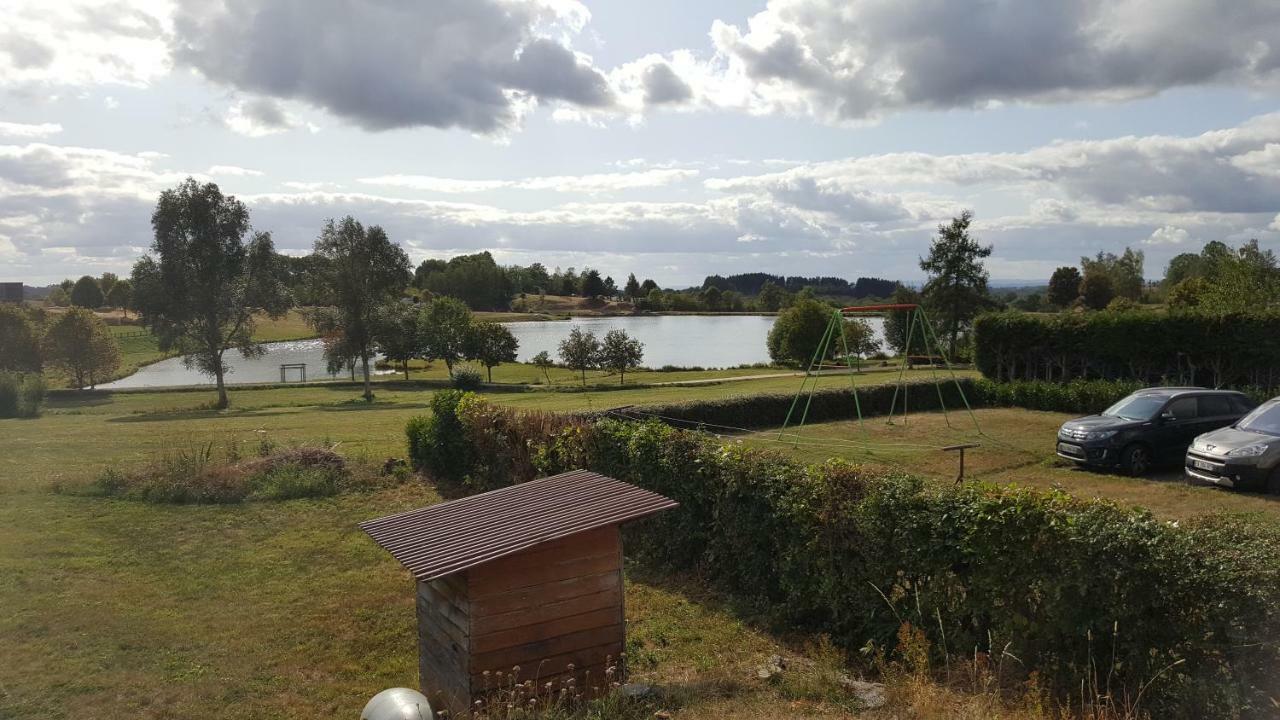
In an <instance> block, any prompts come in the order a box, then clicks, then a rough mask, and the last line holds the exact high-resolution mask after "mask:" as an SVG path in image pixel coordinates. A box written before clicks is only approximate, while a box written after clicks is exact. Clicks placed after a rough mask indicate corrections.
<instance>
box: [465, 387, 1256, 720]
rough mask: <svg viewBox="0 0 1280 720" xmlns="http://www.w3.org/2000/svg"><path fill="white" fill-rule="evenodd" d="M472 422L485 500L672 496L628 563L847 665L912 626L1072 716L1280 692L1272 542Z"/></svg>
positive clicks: (1113, 508) (1237, 702) (732, 449)
mask: <svg viewBox="0 0 1280 720" xmlns="http://www.w3.org/2000/svg"><path fill="white" fill-rule="evenodd" d="M460 405H461V408H460V411H459V412H458V413H457V415H456V420H457V421H458V422H460V423H461V426H462V427H461V430H462V436H463V437H465V438H466V444H465V446H464V448H462V450H463V451H464V452H465V454H463V455H459V456H458V457H457V458H456V462H457V464H458V467H460V468H461V469H462V475H463V476H467V475H471V476H474V474H475V473H477V472H482V473H483V476H484V477H485V478H486V484H485V487H489V486H492V485H497V484H501V483H502V478H506V479H507V480H506V481H507V482H510V481H511V480H512V479H514V480H524V479H527V478H531V477H534V476H535V475H537V474H551V473H555V472H561V471H565V470H569V469H573V468H579V467H583V468H589V469H592V470H595V471H598V472H601V473H604V474H607V475H611V476H613V477H616V478H619V479H621V480H624V481H627V482H631V483H634V484H636V485H639V486H641V487H645V488H647V489H650V490H653V491H655V492H659V493H662V494H664V495H667V496H668V497H671V498H673V499H675V500H676V501H678V502H679V503H680V507H679V508H678V509H676V510H673V511H669V512H666V513H662V514H659V515H657V516H655V517H654V518H652V519H650V520H647V521H645V522H643V523H639V524H637V525H635V526H632V527H629V528H628V530H627V534H628V545H627V548H628V551H629V552H630V553H631V554H632V555H633V556H635V557H637V558H638V559H640V560H642V561H644V562H647V563H650V564H651V565H655V566H659V567H670V568H674V569H677V570H680V571H688V570H695V571H698V572H700V573H701V574H703V575H704V576H705V577H706V578H707V579H708V580H709V581H711V582H713V583H714V584H715V585H717V586H718V587H720V588H722V589H723V590H726V591H728V592H730V593H733V594H736V595H738V596H739V597H741V598H742V599H743V601H744V602H747V603H753V604H755V605H756V606H757V608H758V609H759V610H760V611H762V612H765V613H767V614H768V615H771V616H773V617H775V618H776V619H778V620H779V621H782V622H786V623H787V624H788V625H789V626H791V627H796V628H799V629H803V630H809V631H815V632H822V633H827V634H829V635H830V636H831V637H832V638H833V639H834V640H836V641H837V642H839V643H840V644H841V645H842V646H843V647H845V648H848V649H853V648H859V647H863V646H864V645H865V644H866V643H868V642H869V641H870V642H874V643H877V644H879V645H882V646H892V645H893V644H894V642H895V638H896V636H897V633H898V631H899V629H900V628H901V627H902V625H903V623H904V622H905V623H911V624H913V625H915V626H916V627H917V628H919V629H920V630H922V631H923V632H925V633H927V634H928V635H929V636H930V638H929V639H930V645H931V646H932V647H933V648H935V652H936V653H943V652H951V653H955V654H957V655H963V656H966V657H972V656H973V655H974V654H975V653H991V654H1001V653H1005V652H1007V653H1008V654H1010V655H1013V656H1016V657H1017V658H1018V659H1019V661H1020V663H1019V664H1020V665H1021V666H1022V667H1023V668H1024V672H1026V673H1031V672H1035V673H1038V674H1039V675H1040V676H1041V681H1042V682H1043V683H1044V684H1045V685H1047V686H1048V687H1050V688H1052V689H1053V690H1054V691H1056V692H1057V693H1059V695H1060V696H1063V697H1065V696H1066V695H1068V694H1070V693H1071V692H1072V691H1073V690H1074V691H1076V692H1078V691H1079V688H1080V687H1081V684H1082V683H1085V682H1097V683H1099V684H1101V683H1102V682H1106V683H1107V686H1108V687H1109V688H1110V691H1111V692H1112V694H1113V696H1114V697H1116V698H1121V699H1123V698H1128V699H1129V700H1132V699H1133V698H1135V697H1136V696H1137V695H1138V694H1139V691H1140V689H1142V690H1141V692H1142V693H1143V695H1142V701H1143V706H1144V708H1143V709H1145V710H1146V711H1148V712H1149V713H1151V714H1152V716H1154V717H1162V718H1201V717H1241V716H1257V717H1266V716H1268V715H1267V713H1269V712H1271V704H1270V700H1269V697H1274V696H1276V693H1277V692H1278V691H1280V686H1278V682H1280V678H1277V676H1276V675H1275V674H1274V672H1273V669H1274V667H1276V665H1277V663H1280V604H1278V603H1280V601H1278V599H1280V529H1277V528H1276V527H1275V526H1274V525H1271V524H1265V523H1261V522H1256V521H1252V520H1249V519H1242V518H1238V517H1213V518H1207V519H1202V520H1198V521H1196V522H1194V523H1192V524H1191V525H1190V526H1186V527H1179V526H1178V525H1176V524H1170V523H1166V522H1163V521H1160V520H1158V519H1156V518H1154V517H1153V516H1151V515H1150V514H1149V513H1148V512H1146V511H1143V510H1139V509H1128V508H1122V507H1120V506H1118V505H1115V504H1113V503H1109V502H1104V501H1099V500H1081V499H1076V498H1073V497H1070V496H1068V495H1065V494H1062V493H1057V492H1042V491H1036V490H1027V489H1017V488H995V487H987V486H976V487H975V486H970V487H961V488H951V487H943V486H933V485H927V484H925V483H924V482H922V481H921V480H918V479H916V478H913V477H909V476H905V475H901V474H897V473H884V472H882V471H872V470H868V469H866V468H863V467H859V466H856V465H850V464H848V463H844V462H840V461H834V462H830V463H827V464H823V465H815V466H808V467H806V466H802V465H799V464H796V463H794V462H791V461H789V460H788V459H786V458H785V457H783V456H782V455H780V454H778V453H774V452H771V451H761V450H752V449H747V448H745V447H743V446H741V445H728V446H724V445H721V444H719V443H716V442H713V441H712V440H710V439H709V438H708V437H707V436H705V435H702V434H699V433H692V432H686V431H681V430H677V429H674V428H671V427H668V426H665V425H662V424H659V423H657V422H652V421H650V422H644V423H633V422H624V421H619V420H611V419H599V420H595V421H592V422H586V421H582V420H580V419H579V420H575V421H568V422H563V423H555V422H548V421H547V420H546V419H545V418H544V417H541V416H539V417H537V418H526V417H524V416H523V414H521V413H518V412H514V411H510V410H505V409H498V408H493V407H492V406H487V405H486V404H485V403H483V402H482V401H480V400H479V399H478V398H474V397H473V398H467V399H465V400H464V401H462V402H461V403H460ZM481 458H482V459H481ZM481 468H483V470H481ZM1103 676H1105V678H1104V677H1103Z"/></svg>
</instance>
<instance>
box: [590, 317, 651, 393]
mask: <svg viewBox="0 0 1280 720" xmlns="http://www.w3.org/2000/svg"><path fill="white" fill-rule="evenodd" d="M643 359H644V343H642V342H640V341H639V340H636V339H635V338H633V337H631V336H630V335H628V334H627V331H626V330H610V331H609V332H607V333H605V334H604V341H603V342H601V343H600V366H601V367H605V368H608V369H610V370H616V371H617V373H618V384H619V385H621V384H622V383H623V381H624V380H625V379H626V375H627V371H628V370H634V369H635V368H638V367H640V361H641V360H643Z"/></svg>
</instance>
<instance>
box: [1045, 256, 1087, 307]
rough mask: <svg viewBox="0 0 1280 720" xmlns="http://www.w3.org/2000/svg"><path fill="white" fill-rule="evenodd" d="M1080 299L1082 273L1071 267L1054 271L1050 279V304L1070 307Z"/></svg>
mask: <svg viewBox="0 0 1280 720" xmlns="http://www.w3.org/2000/svg"><path fill="white" fill-rule="evenodd" d="M1078 297H1080V271H1079V270H1077V269H1075V268H1074V267H1071V266H1069V265H1067V266H1063V267H1060V268H1058V269H1057V270H1054V271H1053V276H1052V277H1050V278H1049V302H1050V303H1052V304H1053V305H1055V306H1057V307H1063V308H1064V307H1070V306H1071V303H1073V302H1075V301H1076V298H1078Z"/></svg>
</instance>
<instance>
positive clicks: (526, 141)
mask: <svg viewBox="0 0 1280 720" xmlns="http://www.w3.org/2000/svg"><path fill="white" fill-rule="evenodd" d="M5 6H6V22H5V23H4V26H3V27H2V28H0V280H10V281H13V280H21V281H24V282H26V283H27V284H32V285H37V284H46V283H51V282H56V281H59V280H61V279H62V278H65V277H77V276H79V275H82V274H95V275H96V274H100V273H102V272H108V271H109V272H115V273H118V274H121V275H124V274H127V273H128V272H129V269H130V268H131V267H132V265H133V263H134V261H135V260H136V259H137V258H138V257H139V256H141V255H142V254H143V253H145V252H147V248H148V246H149V244H150V242H151V226H150V217H151V212H152V209H153V208H154V206H155V201H156V197H157V195H158V194H159V193H160V192H161V191H162V190H164V189H166V188H169V187H173V186H175V185H176V184H178V183H179V182H181V181H182V180H183V179H184V178H186V177H188V176H190V177H195V178H197V179H198V180H200V181H203V182H215V183H217V184H218V186H219V187H220V188H221V189H222V190H223V192H225V193H228V194H233V195H235V196H236V197H238V198H239V199H241V200H242V201H244V202H245V204H246V205H247V206H248V207H249V210H250V213H251V218H252V222H253V225H254V228H255V229H256V230H258V231H269V232H270V233H271V234H272V238H273V239H274V241H275V244H276V247H277V249H279V250H280V251H282V252H286V253H289V254H302V253H305V252H307V251H308V250H309V249H310V247H311V246H312V243H313V242H314V240H315V237H316V235H317V234H318V233H319V231H320V228H321V226H322V224H323V223H324V221H325V220H326V219H328V218H331V217H342V216H345V215H353V216H354V217H356V218H357V219H359V220H360V221H362V222H363V223H365V224H366V225H374V224H376V225H381V226H382V227H383V228H385V229H386V230H387V232H388V234H389V235H390V236H391V238H392V239H393V240H395V241H396V242H398V243H400V244H401V245H402V246H403V247H404V248H405V250H406V251H407V252H408V254H409V256H410V258H411V259H412V260H413V261H414V262H415V263H416V262H418V261H421V260H423V259H425V258H429V257H449V256H452V255H456V254H460V253H469V252H478V251H480V250H489V251H490V252H492V253H493V254H494V256H495V258H496V259H497V260H498V262H500V263H503V264H512V263H519V264H522V265H523V264H529V263H532V262H542V263H543V264H544V265H546V266H547V267H548V268H554V267H557V266H558V267H565V268H567V267H576V268H578V269H581V268H583V267H587V266H589V267H594V268H598V269H600V270H601V271H602V272H604V273H606V274H609V275H612V276H613V277H614V278H616V279H618V281H619V284H621V280H622V279H625V277H626V276H627V274H628V273H630V272H634V273H635V274H636V275H637V276H639V277H641V278H646V277H652V278H653V279H655V280H657V281H658V282H659V283H660V284H662V285H663V286H667V287H681V286H686V285H696V284H699V283H701V280H702V278H703V277H704V276H706V275H708V274H721V275H729V274H733V273H741V272H760V271H763V272H771V273H776V274H783V275H834V276H841V277H846V278H856V277H859V276H871V277H884V278H890V279H900V280H904V281H908V282H917V281H918V280H919V279H921V277H922V273H921V271H920V269H919V265H918V263H919V258H920V256H921V255H923V254H925V253H927V251H928V246H929V241H930V238H931V237H932V236H933V234H934V233H935V230H936V227H937V226H938V225H939V224H940V223H944V222H947V221H948V220H949V219H950V218H951V217H953V216H954V215H956V214H958V213H959V212H961V211H962V210H965V209H969V210H972V211H973V213H974V216H975V222H974V225H973V228H972V229H973V234H974V235H975V236H976V237H977V238H978V239H979V240H981V241H982V242H984V243H990V244H992V245H994V248H995V252H994V254H993V255H992V257H991V258H990V260H989V261H988V269H989V271H990V274H991V276H992V278H993V279H996V280H1001V281H1025V282H1027V283H1043V282H1046V281H1047V278H1048V277H1049V275H1050V274H1051V273H1052V271H1053V269H1054V268H1055V267H1057V266H1059V265H1064V264H1066V265H1073V264H1076V263H1078V262H1079V258H1080V257H1081V256H1082V255H1093V254H1095V253H1097V252H1099V251H1110V252H1119V251H1121V250H1122V249H1123V248H1125V247H1126V246H1127V247H1133V248H1135V249H1140V250H1142V251H1143V252H1144V253H1145V255H1146V268H1145V272H1146V274H1147V276H1148V277H1150V278H1158V277H1160V276H1161V275H1162V273H1163V270H1164V267H1165V265H1166V264H1167V262H1168V260H1169V258H1171V257H1173V256H1174V255H1176V254H1178V253H1181V252H1188V251H1191V252H1194V251H1197V250H1198V249H1199V248H1200V247H1201V246H1202V245H1203V244H1204V243H1206V242H1208V241H1210V240H1223V241H1227V242H1230V243H1233V244H1238V243H1241V242H1244V241H1245V240H1248V239H1250V238H1256V239H1258V240H1259V241H1260V242H1261V243H1262V245H1263V246H1264V247H1267V248H1271V249H1277V250H1280V3H1277V2H1275V0H1217V1H1215V0H1198V1H1197V0H1021V1H1018V0H770V1H767V2H730V1H728V0H699V1H698V2H689V1H688V0H645V2H635V1H634V0H607V1H606V0H602V1H601V2H587V3H582V2H577V1H576V0H529V1H526V0H146V1H145V2H144V1H137V2H122V1H121V2H117V1H104V2H90V1H87V0H8V1H7V2H6V3H5Z"/></svg>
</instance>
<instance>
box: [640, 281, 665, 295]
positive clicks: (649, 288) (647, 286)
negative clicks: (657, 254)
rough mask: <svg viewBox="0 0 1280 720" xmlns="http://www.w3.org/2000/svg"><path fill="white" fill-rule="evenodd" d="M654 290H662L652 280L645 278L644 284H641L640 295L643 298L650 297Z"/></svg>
mask: <svg viewBox="0 0 1280 720" xmlns="http://www.w3.org/2000/svg"><path fill="white" fill-rule="evenodd" d="M654 290H661V288H659V287H658V283H656V282H654V281H653V280H652V279H651V278H645V279H644V282H642V283H640V295H642V296H643V297H650V295H651V294H652V293H653V291H654Z"/></svg>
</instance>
